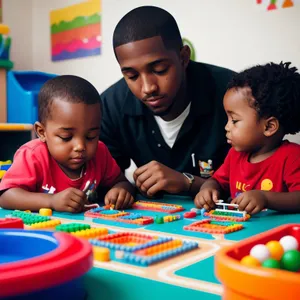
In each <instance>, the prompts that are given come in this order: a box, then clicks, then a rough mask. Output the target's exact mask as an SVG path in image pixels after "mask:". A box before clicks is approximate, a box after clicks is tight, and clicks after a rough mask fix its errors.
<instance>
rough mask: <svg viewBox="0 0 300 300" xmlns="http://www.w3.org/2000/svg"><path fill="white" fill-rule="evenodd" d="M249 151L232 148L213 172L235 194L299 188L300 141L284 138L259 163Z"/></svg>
mask: <svg viewBox="0 0 300 300" xmlns="http://www.w3.org/2000/svg"><path fill="white" fill-rule="evenodd" d="M248 157H249V153H245V152H237V151H235V150H234V148H231V149H230V151H229V152H228V155H227V157H226V158H225V161H224V163H223V165H222V166H221V167H220V168H219V169H218V170H217V171H216V172H215V174H214V175H213V176H212V177H213V178H214V179H216V180H217V181H218V182H219V184H220V185H221V187H222V189H223V190H225V191H229V189H230V195H231V197H232V198H235V197H236V196H237V195H238V194H240V193H242V192H246V191H250V190H264V191H273V192H293V191H300V145H298V144H294V143H290V142H289V141H283V143H282V145H281V146H280V147H279V148H278V149H277V150H276V151H275V152H274V154H273V155H272V156H270V157H268V158H267V159H265V160H264V161H261V162H259V163H250V162H249V161H248Z"/></svg>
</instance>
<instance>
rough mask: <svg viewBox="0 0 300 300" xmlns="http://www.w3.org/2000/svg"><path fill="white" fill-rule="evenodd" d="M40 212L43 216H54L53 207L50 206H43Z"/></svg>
mask: <svg viewBox="0 0 300 300" xmlns="http://www.w3.org/2000/svg"><path fill="white" fill-rule="evenodd" d="M39 214H40V215H41V216H52V209H50V208H41V209H40V210H39Z"/></svg>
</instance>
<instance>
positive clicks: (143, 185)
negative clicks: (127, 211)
mask: <svg viewBox="0 0 300 300" xmlns="http://www.w3.org/2000/svg"><path fill="white" fill-rule="evenodd" d="M133 178H134V181H135V184H136V186H137V188H138V189H139V190H140V191H141V192H142V193H144V194H146V195H147V196H149V197H152V196H154V195H155V194H156V193H157V192H159V191H165V192H168V193H170V194H177V193H180V192H182V191H187V190H188V189H189V182H188V180H187V179H186V178H185V176H184V175H183V174H182V173H180V172H177V171H174V170H172V169H170V168H169V167H166V166H165V165H163V164H161V163H159V162H157V161H151V162H150V163H148V164H146V165H143V166H141V167H140V168H138V169H136V170H135V172H134V174H133Z"/></svg>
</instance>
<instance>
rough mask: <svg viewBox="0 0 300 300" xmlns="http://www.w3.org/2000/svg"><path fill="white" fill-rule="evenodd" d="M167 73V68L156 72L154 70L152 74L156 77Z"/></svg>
mask: <svg viewBox="0 0 300 300" xmlns="http://www.w3.org/2000/svg"><path fill="white" fill-rule="evenodd" d="M167 71H168V68H166V69H163V70H157V71H156V70H154V71H153V72H154V73H155V74H158V75H163V74H165V73H167Z"/></svg>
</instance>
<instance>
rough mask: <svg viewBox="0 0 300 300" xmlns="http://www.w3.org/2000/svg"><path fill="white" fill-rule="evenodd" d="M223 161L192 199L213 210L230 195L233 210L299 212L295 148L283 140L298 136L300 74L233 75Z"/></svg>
mask: <svg viewBox="0 0 300 300" xmlns="http://www.w3.org/2000/svg"><path fill="white" fill-rule="evenodd" d="M224 109H225V111H226V114H227V116H228V122H227V124H226V127H225V130H226V137H227V141H228V143H229V144H231V146H232V148H231V150H230V151H229V153H228V155H227V157H226V158H225V162H224V163H223V165H222V166H221V167H220V168H219V169H218V170H217V171H216V173H215V174H214V175H213V177H212V178H210V179H208V180H207V181H206V182H205V183H204V184H203V185H202V187H201V189H200V191H199V193H198V194H197V195H196V197H195V205H196V206H197V207H199V208H205V209H206V210H209V209H213V208H214V207H215V202H216V201H217V200H218V199H219V197H220V194H221V192H230V194H231V197H232V199H233V200H232V201H231V203H236V204H238V206H239V210H241V211H244V210H245V211H247V213H249V214H255V213H258V212H259V211H261V210H262V209H264V208H270V209H274V210H278V211H284V212H299V211H300V145H298V144H294V143H290V142H288V141H283V137H284V135H285V134H295V133H297V132H299V131H300V74H299V73H297V69H296V68H290V63H280V64H274V63H270V64H267V65H264V66H255V67H253V68H250V69H247V70H245V71H243V72H241V73H239V74H237V75H236V76H235V77H234V78H233V80H232V81H231V82H230V83H229V87H228V90H227V92H226V94H225V96H224Z"/></svg>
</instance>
